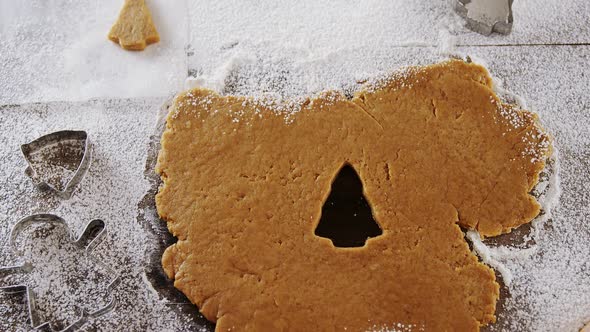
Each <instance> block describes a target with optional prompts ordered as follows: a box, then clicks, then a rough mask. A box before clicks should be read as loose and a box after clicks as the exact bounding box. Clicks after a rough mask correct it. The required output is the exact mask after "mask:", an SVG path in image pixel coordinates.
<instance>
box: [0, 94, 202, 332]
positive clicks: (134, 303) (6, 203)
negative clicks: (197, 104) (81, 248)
mask: <svg viewBox="0 0 590 332" xmlns="http://www.w3.org/2000/svg"><path fill="white" fill-rule="evenodd" d="M164 101H165V99H162V98H153V99H149V100H104V101H90V102H84V103H75V104H69V103H51V104H28V105H23V106H4V107H2V108H0V112H1V114H3V115H7V114H9V115H12V114H14V115H18V116H14V117H3V118H2V120H1V121H0V130H1V131H2V132H6V133H7V132H10V133H11V135H3V136H1V138H0V143H1V144H0V146H1V149H2V153H1V154H0V162H1V164H2V167H1V168H0V177H1V179H2V186H0V197H2V201H3V204H0V219H1V220H2V222H1V223H0V244H2V246H0V266H6V265H13V264H15V263H17V262H19V261H20V260H21V259H22V258H21V257H19V256H17V255H15V254H14V252H13V251H12V250H11V248H10V247H9V246H8V235H9V233H10V230H11V229H12V226H13V225H14V224H15V223H16V222H17V221H18V220H19V219H21V218H23V217H25V216H28V215H31V214H34V213H45V212H47V213H54V214H56V215H58V216H60V217H62V218H64V219H65V220H66V222H67V223H68V226H69V227H70V228H71V229H72V231H73V232H74V233H75V234H76V235H79V234H80V233H81V232H82V229H83V227H84V226H85V225H86V224H87V223H88V222H89V221H90V220H92V219H95V218H100V219H102V220H104V221H105V223H106V236H105V238H104V240H103V242H102V243H101V244H100V245H99V246H98V247H97V248H96V249H95V250H94V251H93V252H92V254H91V255H92V256H94V257H95V258H96V259H97V260H99V261H100V262H102V263H104V264H106V265H108V266H109V267H110V268H112V269H114V270H115V271H116V273H117V274H118V275H119V276H120V277H121V284H119V285H118V286H117V287H116V288H115V289H114V291H113V292H112V297H114V298H115V299H116V300H117V301H118V304H117V306H116V308H115V310H114V311H113V312H111V313H109V314H107V315H106V316H103V317H101V318H99V319H98V320H92V321H91V322H90V323H89V324H88V325H86V326H85V329H87V330H90V331H92V330H97V329H98V330H112V329H117V328H119V327H120V326H126V327H127V328H129V329H130V330H165V329H166V328H168V329H171V330H186V329H195V330H198V327H199V326H198V325H197V326H195V323H194V319H193V318H191V317H190V316H189V315H181V316H179V315H178V314H177V313H176V311H174V310H172V309H171V307H170V306H169V305H168V304H167V303H166V302H164V301H161V299H160V296H159V295H158V294H157V293H155V292H154V291H152V290H151V289H150V287H151V285H149V284H148V283H146V282H145V281H144V278H143V277H142V276H143V275H144V267H145V265H144V262H143V261H144V252H145V250H146V246H147V245H148V244H146V242H145V238H146V235H145V233H144V231H143V228H142V226H141V225H140V224H138V222H137V221H136V218H137V215H138V211H137V203H138V202H139V201H140V199H141V198H142V196H143V194H144V192H145V191H147V189H148V184H147V182H146V181H144V179H143V169H144V166H145V158H146V153H147V147H148V142H149V136H150V135H151V134H152V132H153V125H154V121H155V120H154V118H153V115H154V114H156V113H157V111H158V109H159V108H160V106H161V105H162V103H163V102H164ZM62 129H76V130H86V131H87V132H88V133H89V138H90V139H91V140H92V141H93V143H94V156H93V161H92V163H91V165H90V168H89V170H88V172H87V174H86V176H85V177H84V179H83V180H82V182H81V183H80V184H79V186H78V189H77V190H76V191H75V192H74V194H73V196H72V198H71V199H69V200H65V201H64V200H60V199H58V198H56V197H55V196H53V195H51V194H49V193H48V194H43V193H41V192H39V191H38V190H37V189H36V188H35V187H34V185H33V183H32V182H31V181H30V179H28V178H27V177H26V176H25V174H24V169H25V168H26V162H25V160H24V158H23V157H22V156H21V153H20V144H23V143H27V142H30V141H32V140H33V139H35V138H37V137H39V136H41V135H43V134H47V133H49V132H52V131H56V130H62ZM23 239H24V240H28V241H30V243H31V245H32V246H33V248H36V250H42V251H43V252H44V254H45V255H47V257H49V258H51V259H48V260H46V261H45V262H44V261H39V260H36V261H35V263H36V271H35V273H34V274H33V276H35V275H36V276H44V277H43V278H38V279H37V280H28V279H26V277H27V276H26V275H18V274H15V275H10V276H6V277H0V286H8V285H12V284H14V283H17V282H24V283H25V284H28V285H30V286H32V287H34V289H35V290H36V291H37V292H38V294H39V299H38V304H37V305H38V306H39V307H40V309H41V315H42V317H41V319H42V320H51V321H53V322H61V323H62V324H64V325H67V324H69V323H71V322H72V320H74V319H76V317H77V315H78V314H77V313H76V312H75V309H74V305H75V304H76V303H77V302H75V301H80V303H78V304H79V306H80V307H82V308H87V309H89V310H92V309H96V308H97V307H98V306H100V305H101V304H102V302H96V303H89V302H86V301H94V299H95V298H93V297H89V298H85V297H83V294H84V293H85V292H90V293H91V294H103V292H104V291H105V290H106V289H105V286H106V285H107V284H108V282H107V281H108V279H110V278H111V277H113V276H110V275H108V276H107V275H104V274H100V277H101V278H102V277H104V278H107V280H101V282H95V283H94V282H91V281H90V279H88V278H87V277H88V274H85V273H84V274H81V273H83V272H82V271H85V270H84V269H88V268H93V269H97V268H99V267H97V266H95V265H89V266H85V265H82V266H75V265H74V264H76V260H80V259H83V256H79V253H75V252H71V251H68V253H67V254H64V253H63V251H64V250H66V249H67V248H66V247H64V246H59V245H58V244H59V243H60V242H59V241H49V242H47V243H45V242H46V241H45V242H44V240H43V238H42V239H41V240H34V239H33V238H29V237H24V238H23ZM138 244H139V245H138ZM76 254H78V256H76ZM61 255H64V256H61ZM60 257H61V259H60ZM53 260H58V261H60V264H54V261H53ZM52 262H53V263H52ZM98 272H101V270H98ZM47 275H51V276H52V277H53V278H47V277H46V276H47ZM60 278H62V279H63V278H68V279H76V278H79V280H86V282H89V283H90V284H84V285H83V286H84V287H86V288H79V287H75V288H73V289H72V285H69V284H66V283H62V282H60V281H61V280H62V279H60ZM93 281H96V280H93ZM80 287H81V286H80ZM100 299H101V301H102V299H103V298H102V297H101V298H100ZM109 299H110V298H109ZM0 317H2V319H1V320H0V329H1V330H4V331H10V330H12V331H14V330H18V331H26V330H28V329H29V325H28V324H29V323H28V321H27V319H28V317H27V313H26V302H24V296H23V295H22V294H15V295H6V294H1V293H0ZM155 317H157V319H156V318H155Z"/></svg>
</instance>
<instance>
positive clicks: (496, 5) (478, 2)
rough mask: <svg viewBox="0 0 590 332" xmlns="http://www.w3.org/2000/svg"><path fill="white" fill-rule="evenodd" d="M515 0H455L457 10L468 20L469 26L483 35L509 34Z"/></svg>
mask: <svg viewBox="0 0 590 332" xmlns="http://www.w3.org/2000/svg"><path fill="white" fill-rule="evenodd" d="M513 2H514V0H455V11H456V12H457V13H458V14H459V15H461V16H462V17H463V18H464V19H465V21H466V22H467V28H469V29H470V30H473V31H475V32H477V33H480V34H482V35H486V36H487V35H490V34H491V33H492V32H497V33H501V34H504V35H506V34H508V33H510V31H511V30H512V23H513V21H514V18H513V16H512V3H513Z"/></svg>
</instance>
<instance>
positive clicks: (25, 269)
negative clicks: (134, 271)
mask: <svg viewBox="0 0 590 332" xmlns="http://www.w3.org/2000/svg"><path fill="white" fill-rule="evenodd" d="M35 223H46V224H51V225H55V226H58V227H63V228H64V229H65V230H66V231H67V232H68V234H69V235H70V239H71V240H72V242H73V243H74V244H75V245H76V246H78V247H79V248H80V249H83V250H84V254H85V255H87V256H88V258H89V259H92V261H93V262H94V263H95V264H96V265H99V266H101V267H102V268H103V269H105V271H107V272H108V274H109V275H111V276H115V277H114V278H113V280H112V281H111V282H110V283H109V285H108V286H107V292H108V293H109V294H111V293H112V292H113V290H114V288H115V287H116V286H117V285H118V284H119V282H120V277H119V276H118V275H116V272H115V271H113V270H112V269H111V268H109V267H108V266H107V265H105V264H103V263H101V262H100V261H98V260H97V259H95V258H93V256H92V255H90V253H91V251H92V250H93V249H94V248H95V247H96V246H97V245H98V244H99V243H100V241H101V240H102V239H103V238H104V235H105V223H104V221H102V220H100V219H94V220H92V221H90V222H89V223H88V224H87V225H86V227H85V228H84V231H83V232H82V234H81V235H80V236H79V237H78V238H77V239H76V238H75V235H74V234H73V233H72V232H71V231H70V229H69V227H68V225H67V223H66V222H65V220H63V219H62V218H60V217H58V216H56V215H54V214H35V215H31V216H28V217H25V218H23V219H21V220H20V221H18V222H17V223H16V225H14V227H13V228H12V230H11V232H10V248H11V250H12V251H13V252H14V253H15V254H16V255H22V254H23V253H22V251H20V250H18V249H17V247H16V238H17V236H18V234H19V233H20V231H22V230H23V229H25V228H27V227H28V226H29V225H32V224H35ZM34 268H35V267H34V266H33V265H32V264H31V263H30V262H24V263H22V264H20V265H14V266H5V267H0V276H2V275H6V274H12V273H30V272H31V271H32V270H33V269H34ZM0 292H4V293H7V294H15V293H25V297H26V300H27V310H28V316H29V321H30V325H31V327H32V328H33V329H44V330H50V331H55V330H53V329H52V328H51V326H50V323H49V322H48V321H46V322H42V321H41V319H40V318H39V315H38V314H37V309H36V307H35V293H34V292H33V290H32V289H31V287H29V286H28V285H25V284H19V285H10V286H4V287H0ZM116 304H117V302H116V299H115V298H113V299H111V301H110V302H109V303H108V304H106V305H105V306H103V307H101V308H98V309H96V310H94V311H92V312H86V311H84V310H83V309H80V308H77V311H78V319H77V320H76V321H74V322H73V323H71V324H70V325H68V326H66V327H65V328H63V329H62V330H59V332H65V331H68V332H69V331H75V330H77V329H79V328H80V327H82V326H83V325H84V324H85V323H86V322H87V321H88V320H89V319H92V318H96V317H99V316H102V315H104V314H106V313H107V312H110V311H111V310H113V309H114V308H115V306H116Z"/></svg>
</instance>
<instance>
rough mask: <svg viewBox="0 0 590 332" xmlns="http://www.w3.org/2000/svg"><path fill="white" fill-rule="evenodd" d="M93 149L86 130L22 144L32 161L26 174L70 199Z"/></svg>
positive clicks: (60, 133)
mask: <svg viewBox="0 0 590 332" xmlns="http://www.w3.org/2000/svg"><path fill="white" fill-rule="evenodd" d="M91 150H92V149H91V144H90V140H89V139H88V134H87V133H86V132H85V131H73V130H63V131H57V132H54V133H51V134H47V135H45V136H41V137H39V138H37V139H36V140H34V141H32V142H31V143H28V144H23V145H21V151H22V153H23V155H24V157H25V159H26V160H27V163H28V164H29V167H27V169H26V170H25V174H26V175H27V176H28V177H30V178H31V180H33V183H35V185H36V186H37V187H39V188H40V189H42V190H51V191H54V192H56V193H57V194H58V196H60V197H61V198H66V199H67V198H69V197H71V196H72V193H73V191H74V189H75V187H76V185H77V184H78V183H80V181H82V178H83V177H84V174H85V173H86V170H88V167H89V165H90V161H91V159H92V151H91Z"/></svg>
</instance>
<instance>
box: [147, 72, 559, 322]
mask: <svg viewBox="0 0 590 332" xmlns="http://www.w3.org/2000/svg"><path fill="white" fill-rule="evenodd" d="M445 65H446V64H440V65H435V66H445ZM457 65H458V66H459V67H460V66H461V64H457ZM464 65H465V66H469V67H470V69H471V70H469V71H468V75H465V77H464V78H465V79H467V80H472V81H475V82H477V83H479V84H481V85H482V86H484V87H486V88H487V89H489V90H490V93H491V94H493V95H494V96H495V94H494V93H493V90H492V81H491V78H490V76H489V75H488V74H487V71H486V70H485V69H484V68H483V67H480V66H475V65H468V64H464ZM474 68H475V69H476V70H472V69H474ZM454 69H456V68H454ZM462 70H463V69H457V71H458V72H459V73H464V72H463V71H462ZM416 75H420V74H419V73H418V74H416ZM397 84H399V82H397V81H395V80H392V81H391V82H390V83H388V84H387V85H386V86H385V87H381V89H383V90H386V89H388V88H396V87H397V86H396V85H397ZM188 93H190V94H192V95H193V96H195V95H196V96H199V95H202V96H206V95H214V96H216V97H218V98H222V97H219V96H218V95H217V94H216V93H215V92H212V91H209V90H205V89H195V90H191V91H187V92H185V93H183V94H180V95H179V96H178V97H177V99H176V102H178V101H180V100H183V99H184V98H185V97H186V95H187V94H188ZM368 93H369V92H367V91H361V92H360V93H357V95H355V97H354V99H353V100H352V102H353V103H357V104H359V103H360V104H362V103H364V102H365V96H366V94H368ZM227 98H228V100H230V101H232V100H233V101H234V102H235V103H239V102H241V101H242V100H243V99H242V98H238V97H227ZM176 102H175V106H173V108H172V111H171V113H170V114H169V117H172V116H174V110H175V109H176V106H177V104H176ZM311 102H314V99H311ZM522 112H523V113H524V112H527V111H522ZM527 113H528V112H527ZM534 118H535V123H534V124H532V125H533V126H539V125H538V123H537V122H536V120H537V119H536V116H534ZM169 119H170V118H169ZM539 128H540V127H539ZM540 130H541V131H542V129H540ZM166 135H172V128H171V127H170V126H168V125H167V129H166V132H165V133H164V135H163V137H162V143H163V146H164V143H165V137H166ZM163 151H164V149H163V150H162V151H161V153H160V156H159V158H158V160H159V162H158V166H157V172H158V173H159V174H160V175H161V176H162V180H163V182H164V184H163V186H162V188H161V190H160V192H159V193H158V195H157V197H156V204H157V207H158V212H159V213H160V215H161V217H162V218H163V219H164V220H166V221H167V222H168V223H169V229H170V230H171V231H172V232H173V234H174V235H175V236H179V235H180V234H175V229H174V227H171V226H172V225H173V224H174V221H173V220H171V219H170V218H169V217H168V213H167V211H166V210H165V209H162V207H163V206H164V205H166V204H165V203H164V202H163V201H162V199H163V198H162V196H163V194H162V193H163V191H164V190H166V165H165V164H164V163H161V162H160V161H161V160H163V159H164V158H163V153H165V152H163ZM548 154H550V149H549V150H548V151H547V155H548ZM541 159H542V162H540V163H536V164H535V166H534V167H532V168H531V169H530V172H529V177H530V178H529V183H530V187H531V188H532V187H533V186H534V185H535V184H536V182H537V181H538V175H539V172H540V171H541V170H542V169H543V166H544V158H541ZM532 199H533V200H534V198H532ZM535 202H536V201H535ZM537 213H538V212H537ZM535 215H536V214H535ZM533 217H534V216H526V217H525V219H527V218H530V219H532V218H533ZM529 221H530V220H529ZM525 222H528V221H525ZM523 223H524V222H523ZM463 226H468V227H469V226H472V225H463ZM476 226H477V225H476ZM517 226H518V225H516V226H509V227H506V228H503V229H501V230H500V232H499V233H504V232H509V231H510V230H511V229H512V228H513V227H517ZM480 231H481V230H480ZM499 233H498V231H497V230H492V231H489V232H486V231H485V230H484V231H483V235H487V236H494V235H497V234H499ZM178 253H179V252H178V250H177V248H176V245H173V246H171V247H169V248H168V249H167V250H166V252H165V253H164V256H163V266H164V269H165V271H166V273H167V274H168V276H169V277H171V278H176V274H177V273H178V271H179V267H180V266H181V265H182V262H183V261H184V259H185V257H179V255H178ZM480 265H481V267H484V268H483V269H480V270H479V272H478V273H482V272H483V273H489V274H491V275H490V277H491V278H493V280H494V284H495V286H496V287H494V288H495V289H492V290H489V291H490V292H491V293H492V298H493V299H494V300H493V301H492V302H491V303H487V304H485V305H484V308H485V310H483V311H482V312H480V313H474V316H479V317H481V318H480V322H479V323H484V324H485V323H487V322H493V321H495V317H494V314H493V313H494V311H495V305H496V300H497V298H498V296H499V286H498V284H497V283H495V276H494V273H493V270H492V269H490V268H489V267H487V266H485V265H483V264H481V263H480ZM484 271H486V272H484ZM474 272H475V271H474ZM191 301H192V299H191ZM199 302H200V303H197V305H201V304H202V302H203V301H199ZM210 316H211V315H207V318H209V319H211V320H215V318H216V317H210ZM479 323H478V324H479Z"/></svg>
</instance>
